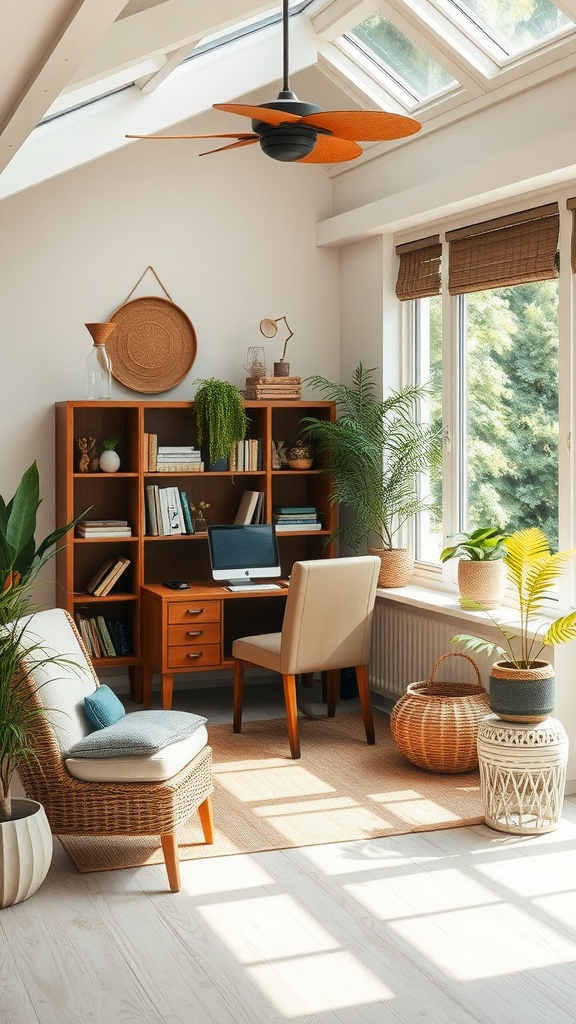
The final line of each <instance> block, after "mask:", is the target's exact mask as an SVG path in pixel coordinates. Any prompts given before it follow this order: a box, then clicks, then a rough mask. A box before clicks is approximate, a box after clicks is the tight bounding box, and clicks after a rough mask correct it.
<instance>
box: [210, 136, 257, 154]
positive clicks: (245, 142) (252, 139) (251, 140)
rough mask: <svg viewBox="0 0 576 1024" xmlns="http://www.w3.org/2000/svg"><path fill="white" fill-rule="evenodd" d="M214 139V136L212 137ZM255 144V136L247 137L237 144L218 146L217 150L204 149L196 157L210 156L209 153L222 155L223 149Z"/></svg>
mask: <svg viewBox="0 0 576 1024" xmlns="http://www.w3.org/2000/svg"><path fill="white" fill-rule="evenodd" d="M212 137H213V138H215V136H212ZM255 142H258V136H257V135H249V136H248V137H247V138H245V139H239V140H238V142H231V143H230V145H229V146H218V149H206V150H205V151H204V152H203V153H199V154H198V156H210V153H223V152H224V150H225V149H239V148H240V146H252V145H253V144H254V143H255Z"/></svg>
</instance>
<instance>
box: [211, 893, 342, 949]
mask: <svg viewBox="0 0 576 1024" xmlns="http://www.w3.org/2000/svg"><path fill="white" fill-rule="evenodd" d="M199 913H201V914H202V916H203V917H204V918H205V920H206V921H207V922H208V923H209V925H210V927H211V928H212V930H213V931H214V932H215V934H217V935H218V937H219V939H220V941H221V942H222V944H223V945H224V946H225V947H226V948H227V949H228V950H229V951H230V953H232V954H233V956H234V957H235V958H236V960H237V961H238V963H241V964H246V965H253V966H254V965H255V964H259V963H260V962H261V959H262V957H261V954H260V952H258V951H259V950H261V949H263V948H264V949H265V950H266V959H267V961H277V960H284V959H285V958H286V957H292V958H297V959H300V958H302V957H304V956H306V955H307V954H311V953H324V952H326V951H327V950H335V949H339V948H340V944H339V943H338V942H337V941H336V940H335V939H334V938H332V936H331V935H330V932H328V931H327V930H326V929H325V928H323V927H322V926H321V925H320V924H318V922H317V921H316V920H315V919H314V917H313V916H312V914H310V913H309V911H308V910H306V908H305V907H303V906H302V905H301V904H300V903H299V902H298V901H297V900H295V899H294V898H293V897H291V896H287V895H285V894H284V893H279V894H278V895H277V896H270V895H266V896H257V897H253V898H252V899H246V900H233V901H229V902H225V903H218V904H212V905H210V906H206V907H201V908H199Z"/></svg>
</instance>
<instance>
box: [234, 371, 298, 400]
mask: <svg viewBox="0 0 576 1024" xmlns="http://www.w3.org/2000/svg"><path fill="white" fill-rule="evenodd" d="M301 382H302V378H301V377H247V378H246V388H245V390H244V397H245V398H248V399H249V400H250V401H254V400H255V399H259V398H262V399H272V400H274V399H278V400H280V399H282V400H285V399H287V398H295V399H300V398H301V397H302V384H301Z"/></svg>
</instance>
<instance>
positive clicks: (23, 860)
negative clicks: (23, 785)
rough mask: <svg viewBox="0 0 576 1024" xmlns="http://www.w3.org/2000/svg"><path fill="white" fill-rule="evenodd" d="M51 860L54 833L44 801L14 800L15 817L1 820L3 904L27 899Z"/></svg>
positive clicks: (0, 901) (0, 885) (0, 891)
mask: <svg viewBox="0 0 576 1024" xmlns="http://www.w3.org/2000/svg"><path fill="white" fill-rule="evenodd" d="M51 862H52V833H51V831H50V825H49V824H48V819H47V817H46V814H45V811H44V808H43V807H42V804H39V803H37V801H36V800H26V799H21V800H20V799H16V800H14V799H13V800H12V818H11V819H10V821H2V822H0V907H11V906H12V905H13V904H14V903H21V902H22V901H23V900H26V899H28V897H29V896H32V894H33V893H35V892H36V890H37V889H38V888H39V887H40V886H41V885H42V882H43V881H44V879H45V878H46V875H47V874H48V868H49V867H50V864H51Z"/></svg>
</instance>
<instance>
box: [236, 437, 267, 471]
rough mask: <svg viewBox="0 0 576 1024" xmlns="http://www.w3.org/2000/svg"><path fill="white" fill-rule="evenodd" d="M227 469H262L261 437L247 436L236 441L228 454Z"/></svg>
mask: <svg viewBox="0 0 576 1024" xmlns="http://www.w3.org/2000/svg"><path fill="white" fill-rule="evenodd" d="M228 469H229V470H231V471H232V472H233V473H242V472H246V471H248V472H254V471H257V470H259V469H262V438H261V437H247V438H246V439H245V440H244V441H237V442H236V444H235V445H234V446H233V448H232V450H231V452H230V455H229V456H228Z"/></svg>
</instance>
